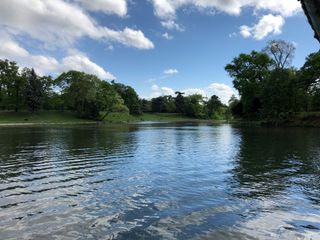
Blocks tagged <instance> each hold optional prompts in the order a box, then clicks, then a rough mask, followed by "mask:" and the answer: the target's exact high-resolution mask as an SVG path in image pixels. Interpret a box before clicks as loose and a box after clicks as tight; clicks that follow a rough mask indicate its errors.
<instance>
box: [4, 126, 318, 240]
mask: <svg viewBox="0 0 320 240" xmlns="http://www.w3.org/2000/svg"><path fill="white" fill-rule="evenodd" d="M113 238H115V239H290V240H291V239H320V129H268V128H235V127H232V126H230V125H217V126H209V125H166V124H163V125H140V126H138V125H136V126H134V125H131V126H130V125H129V126H122V127H112V128H110V127H106V126H78V127H77V126H73V127H31V128H30V127H29V128H23V127H20V128H0V239H46V240H49V239H113Z"/></svg>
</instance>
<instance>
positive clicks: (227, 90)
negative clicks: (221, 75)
mask: <svg viewBox="0 0 320 240" xmlns="http://www.w3.org/2000/svg"><path fill="white" fill-rule="evenodd" d="M205 92H206V95H207V96H208V97H211V96H213V95H216V96H218V97H219V98H220V99H221V101H222V102H223V103H225V104H228V101H229V100H230V98H231V97H232V95H237V94H236V92H235V90H234V89H233V88H231V87H229V86H228V85H226V84H223V83H212V84H210V85H209V86H208V87H207V88H206V89H205Z"/></svg>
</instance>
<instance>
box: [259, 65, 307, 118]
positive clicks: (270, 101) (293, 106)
mask: <svg viewBox="0 0 320 240" xmlns="http://www.w3.org/2000/svg"><path fill="white" fill-rule="evenodd" d="M304 102H305V98H304V95H303V92H302V91H301V89H300V88H299V85H298V81H297V74H296V71H295V70H293V69H281V68H278V69H275V70H273V71H272V72H271V74H270V76H269V78H268V79H267V80H266V81H265V82H264V83H263V90H262V108H263V115H264V117H266V118H274V119H280V118H288V117H290V115H292V114H293V113H295V112H298V111H301V110H302V109H303V103H304Z"/></svg>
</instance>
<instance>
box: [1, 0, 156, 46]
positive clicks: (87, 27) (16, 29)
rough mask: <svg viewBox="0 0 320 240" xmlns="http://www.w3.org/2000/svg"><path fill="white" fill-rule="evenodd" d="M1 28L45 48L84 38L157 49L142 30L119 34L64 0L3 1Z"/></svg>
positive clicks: (77, 6)
mask: <svg viewBox="0 0 320 240" xmlns="http://www.w3.org/2000/svg"><path fill="white" fill-rule="evenodd" d="M83 2H86V5H88V6H89V7H90V8H91V9H94V7H97V6H100V4H103V3H104V4H105V5H104V6H105V8H103V9H106V8H108V9H110V11H112V8H111V7H112V6H114V5H116V6H118V5H119V3H118V4H116V3H113V4H110V3H111V2H118V1H111V0H109V1H102V0H101V1H97V0H95V1H93V2H92V1H83ZM107 3H108V4H107ZM120 5H121V4H120ZM120 5H119V6H120ZM88 6H87V7H88ZM125 11H126V10H125ZM0 26H1V27H2V28H3V29H6V30H7V32H9V33H10V34H11V35H28V36H29V37H31V38H32V39H35V40H38V41H40V42H42V43H43V44H44V45H45V46H69V45H71V44H73V43H74V42H75V41H76V40H79V39H80V38H83V37H89V38H92V39H94V40H101V41H106V42H118V43H121V44H123V45H125V46H129V47H134V48H138V49H151V48H153V47H154V45H153V43H152V42H151V41H150V40H149V39H148V38H146V37H145V36H144V34H143V33H142V32H141V31H140V30H135V29H131V28H125V29H124V30H120V31H118V30H113V29H110V28H108V27H104V26H100V25H99V24H98V23H96V21H95V20H94V19H93V18H92V17H90V16H89V15H88V14H86V12H85V11H84V10H83V9H82V8H81V7H80V6H79V5H76V4H73V2H70V1H64V0H55V1H46V0H1V1H0Z"/></svg>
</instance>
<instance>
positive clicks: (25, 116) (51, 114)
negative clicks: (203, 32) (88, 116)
mask: <svg viewBox="0 0 320 240" xmlns="http://www.w3.org/2000/svg"><path fill="white" fill-rule="evenodd" d="M90 122H93V121H89V120H85V119H80V118H77V117H76V115H75V114H74V113H71V112H55V111H48V112H39V113H36V114H30V113H28V112H18V113H15V112H0V124H68V123H69V124H71V123H90Z"/></svg>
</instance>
